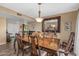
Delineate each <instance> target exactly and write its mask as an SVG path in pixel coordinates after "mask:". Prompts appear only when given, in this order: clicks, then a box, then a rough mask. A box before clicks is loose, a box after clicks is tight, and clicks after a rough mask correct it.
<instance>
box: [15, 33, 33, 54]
mask: <svg viewBox="0 0 79 59" xmlns="http://www.w3.org/2000/svg"><path fill="white" fill-rule="evenodd" d="M16 41H17V44H18V52H17V55H19V53H20V51H21V52H22V55H24V53H25V51H26V50H27V49H29V48H30V47H31V46H29V45H25V44H24V43H23V41H22V38H21V36H20V35H19V34H17V35H16Z"/></svg>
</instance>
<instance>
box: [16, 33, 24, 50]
mask: <svg viewBox="0 0 79 59" xmlns="http://www.w3.org/2000/svg"><path fill="white" fill-rule="evenodd" d="M15 37H16V41H17V44H18V48H19V49H20V48H22V47H23V43H22V40H21V36H20V34H16V35H15Z"/></svg>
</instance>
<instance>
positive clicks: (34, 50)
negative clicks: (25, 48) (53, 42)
mask: <svg viewBox="0 0 79 59" xmlns="http://www.w3.org/2000/svg"><path fill="white" fill-rule="evenodd" d="M30 37H31V44H32V46H31V47H32V51H31V55H32V56H37V55H38V54H37V49H36V44H35V36H30Z"/></svg>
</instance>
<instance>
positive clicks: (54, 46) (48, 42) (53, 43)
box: [21, 35, 60, 55]
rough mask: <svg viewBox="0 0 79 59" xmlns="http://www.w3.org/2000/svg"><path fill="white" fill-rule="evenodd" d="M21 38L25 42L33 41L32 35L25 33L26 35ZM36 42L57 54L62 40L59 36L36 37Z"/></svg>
mask: <svg viewBox="0 0 79 59" xmlns="http://www.w3.org/2000/svg"><path fill="white" fill-rule="evenodd" d="M21 39H22V40H23V41H25V42H28V43H31V38H30V36H27V35H25V36H24V37H21ZM35 44H36V45H39V46H40V47H42V48H44V49H45V50H46V51H48V52H49V53H54V54H55V55H57V54H56V53H57V51H58V49H59V44H60V40H59V39H57V38H45V37H43V38H39V39H35Z"/></svg>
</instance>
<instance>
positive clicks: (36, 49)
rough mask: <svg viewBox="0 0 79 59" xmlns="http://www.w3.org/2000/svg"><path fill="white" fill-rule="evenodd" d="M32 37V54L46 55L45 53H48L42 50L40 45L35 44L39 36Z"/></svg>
mask: <svg viewBox="0 0 79 59" xmlns="http://www.w3.org/2000/svg"><path fill="white" fill-rule="evenodd" d="M31 38H32V39H31V42H32V53H31V55H32V56H45V55H47V52H46V51H43V50H40V47H39V45H38V44H37V45H36V44H35V38H37V37H35V36H31Z"/></svg>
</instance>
